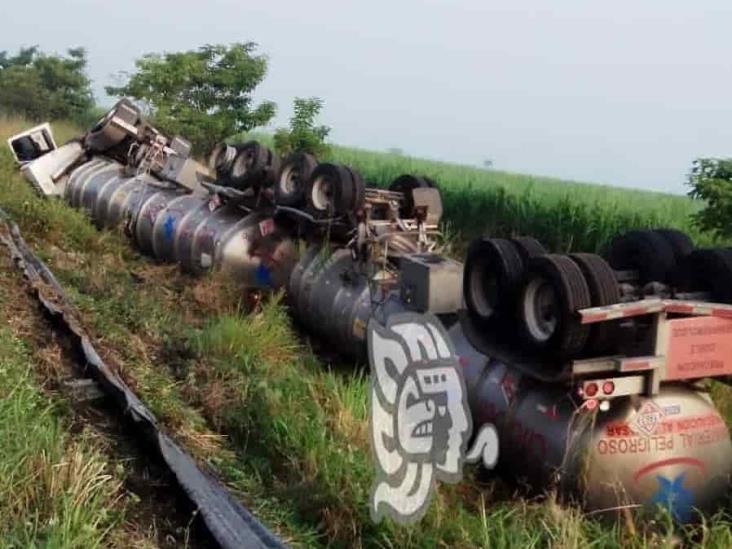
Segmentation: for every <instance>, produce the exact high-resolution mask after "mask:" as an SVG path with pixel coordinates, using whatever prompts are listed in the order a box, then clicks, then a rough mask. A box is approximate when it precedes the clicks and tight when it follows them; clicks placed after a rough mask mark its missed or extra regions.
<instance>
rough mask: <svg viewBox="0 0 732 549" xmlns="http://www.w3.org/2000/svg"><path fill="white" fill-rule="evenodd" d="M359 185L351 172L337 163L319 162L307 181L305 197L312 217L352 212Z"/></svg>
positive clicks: (325, 216)
mask: <svg viewBox="0 0 732 549" xmlns="http://www.w3.org/2000/svg"><path fill="white" fill-rule="evenodd" d="M359 185H361V186H362V185H363V183H362V182H360V180H359V181H355V180H354V177H353V175H352V172H351V171H350V170H349V169H348V168H346V167H345V166H341V165H338V164H320V165H318V167H317V168H315V170H314V171H313V173H312V175H311V176H310V180H309V181H308V186H307V190H306V193H305V197H306V199H307V205H308V210H309V211H310V212H311V213H312V215H313V216H314V217H318V218H327V217H336V216H341V215H344V214H350V213H353V207H354V205H355V204H356V203H357V200H358V197H359V192H360V191H359V188H360V187H359Z"/></svg>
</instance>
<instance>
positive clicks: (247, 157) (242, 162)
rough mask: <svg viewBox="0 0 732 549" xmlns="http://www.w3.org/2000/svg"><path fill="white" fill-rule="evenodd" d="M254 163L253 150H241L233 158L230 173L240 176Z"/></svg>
mask: <svg viewBox="0 0 732 549" xmlns="http://www.w3.org/2000/svg"><path fill="white" fill-rule="evenodd" d="M253 165H254V152H253V151H250V150H245V151H242V152H241V153H240V154H239V156H237V157H236V160H234V165H233V166H232V168H231V175H232V176H234V177H241V176H243V175H246V174H247V173H248V172H249V171H250V170H251V169H252V166H253Z"/></svg>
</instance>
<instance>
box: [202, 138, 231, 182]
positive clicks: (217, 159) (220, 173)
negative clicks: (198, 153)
mask: <svg viewBox="0 0 732 549" xmlns="http://www.w3.org/2000/svg"><path fill="white" fill-rule="evenodd" d="M230 148H231V149H233V147H232V146H231V145H228V144H226V143H219V144H218V145H216V146H215V147H214V149H213V150H212V151H211V154H209V155H208V162H207V163H208V167H209V169H210V170H211V171H213V172H215V173H216V177H217V178H218V179H221V180H223V179H224V178H225V177H226V174H227V173H228V172H229V170H230V169H231V164H232V162H233V161H234V158H227V151H228V150H229V149H230Z"/></svg>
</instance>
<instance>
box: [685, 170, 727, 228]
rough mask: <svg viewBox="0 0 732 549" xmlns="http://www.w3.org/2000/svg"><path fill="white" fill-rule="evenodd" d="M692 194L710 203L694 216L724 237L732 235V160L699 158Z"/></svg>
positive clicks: (693, 177)
mask: <svg viewBox="0 0 732 549" xmlns="http://www.w3.org/2000/svg"><path fill="white" fill-rule="evenodd" d="M688 184H689V185H690V186H691V187H692V190H691V191H690V192H689V196H691V197H692V198H696V199H701V200H704V201H705V202H706V206H705V207H704V209H703V210H700V211H699V212H697V213H696V214H695V215H694V221H695V223H696V224H697V225H698V226H699V228H700V229H702V230H705V231H711V232H713V233H715V234H716V235H717V236H720V237H723V238H729V237H732V159H718V158H699V159H697V160H695V161H694V163H693V165H692V168H691V173H690V174H689V180H688Z"/></svg>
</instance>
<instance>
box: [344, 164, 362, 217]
mask: <svg viewBox="0 0 732 549" xmlns="http://www.w3.org/2000/svg"><path fill="white" fill-rule="evenodd" d="M345 168H346V170H348V173H349V174H351V188H352V190H353V192H352V195H353V198H352V199H351V200H350V201H349V202H348V203H344V204H341V208H342V209H341V211H343V212H344V213H355V212H357V211H358V210H360V209H361V208H363V205H364V203H365V202H366V185H365V184H364V182H363V178H361V175H360V174H359V173H358V172H357V171H355V170H354V169H353V168H351V167H350V166H345Z"/></svg>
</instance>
